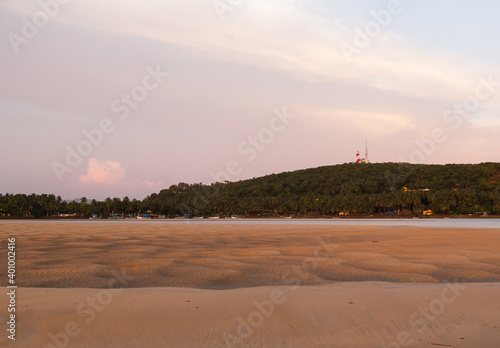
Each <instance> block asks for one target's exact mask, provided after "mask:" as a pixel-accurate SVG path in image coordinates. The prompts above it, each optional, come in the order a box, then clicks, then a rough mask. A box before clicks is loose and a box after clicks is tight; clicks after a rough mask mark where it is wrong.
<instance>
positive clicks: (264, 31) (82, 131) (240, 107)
mask: <svg viewBox="0 0 500 348" xmlns="http://www.w3.org/2000/svg"><path fill="white" fill-rule="evenodd" d="M231 4H232V5H231ZM498 13H500V3H499V2H498V1H493V0H491V1H487V0H479V1H475V2H472V1H466V0H458V1H457V0H442V1H433V0H419V1H411V0H400V1H397V0H395V1H390V0H388V1H378V0H372V1H368V0H350V1H329V0H241V1H236V0H233V1H228V0H216V1H214V0H190V1H186V0H168V1H159V0H141V1H139V0H137V1H130V0H120V1H118V0H107V1H97V0H85V1H83V0H72V1H69V0H64V1H63V0H41V1H27V0H3V1H1V2H0V35H1V40H0V145H1V149H2V151H1V152H0V160H1V167H0V168H1V169H0V192H1V193H27V194H29V193H54V194H57V195H61V196H62V197H63V198H64V199H72V198H76V197H82V196H86V197H91V198H97V199H103V198H105V197H107V196H110V197H123V196H125V195H127V196H129V197H134V198H141V199H142V198H144V197H145V196H146V195H148V194H150V193H152V192H158V191H159V190H160V189H162V188H166V187H168V186H170V185H172V184H176V183H178V182H188V183H193V182H204V183H210V182H214V181H217V180H225V179H229V180H231V181H236V180H241V179H246V178H252V177H257V176H261V175H265V174H270V173H279V172H283V171H291V170H296V169H302V168H310V167H317V166H323V165H331V164H340V163H345V162H350V161H353V160H354V158H355V153H356V151H358V150H359V151H361V152H362V154H364V146H365V139H368V145H369V157H370V159H371V160H372V162H397V161H405V162H413V163H417V162H420V163H479V162H486V161H495V162H498V161H500V152H499V151H498V148H499V145H500V46H499V45H498V37H500V26H499V25H498V18H497V17H498Z"/></svg>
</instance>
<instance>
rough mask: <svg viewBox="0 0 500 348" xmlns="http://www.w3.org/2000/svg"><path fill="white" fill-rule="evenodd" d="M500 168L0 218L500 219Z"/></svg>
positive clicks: (270, 187)
mask: <svg viewBox="0 0 500 348" xmlns="http://www.w3.org/2000/svg"><path fill="white" fill-rule="evenodd" d="M499 179H500V163H481V164H474V165H472V164H448V165H420V164H418V165H417V164H407V163H373V164H355V163H346V164H342V165H335V166H324V167H319V168H311V169H304V170H297V171H293V172H285V173H280V174H271V175H267V176H263V177H259V178H253V179H249V180H242V181H238V182H230V183H214V184H210V185H204V184H201V183H195V184H187V183H179V184H177V185H172V186H170V187H169V188H168V189H164V190H161V191H160V192H158V193H153V194H151V195H149V196H147V197H146V198H145V199H143V200H135V199H132V200H130V199H129V198H128V197H124V198H123V199H120V198H107V199H105V200H104V201H96V200H90V201H89V200H87V199H86V198H85V197H83V198H82V199H81V200H80V201H79V202H76V201H73V202H65V201H63V200H62V199H61V197H55V196H54V195H35V194H32V195H21V194H16V195H12V194H6V195H0V215H4V216H6V215H8V216H21V217H28V216H32V217H47V216H57V215H60V214H72V215H76V216H79V217H89V216H92V215H93V214H96V215H98V216H101V217H109V216H113V215H115V216H136V215H138V214H141V215H142V214H148V215H153V216H155V215H156V216H159V215H163V216H166V217H175V216H188V217H194V216H214V215H221V216H230V215H240V216H283V215H309V216H311V215H331V216H336V215H344V214H349V215H372V214H387V213H391V214H421V213H422V212H423V211H425V210H432V211H433V212H434V213H437V214H448V215H453V214H474V213H484V212H486V213H487V214H489V215H491V214H500V180H499Z"/></svg>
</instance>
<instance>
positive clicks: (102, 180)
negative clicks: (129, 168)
mask: <svg viewBox="0 0 500 348" xmlns="http://www.w3.org/2000/svg"><path fill="white" fill-rule="evenodd" d="M78 182H79V183H80V184H100V185H123V184H125V168H123V167H122V166H121V165H120V163H119V162H116V161H101V160H98V159H97V158H90V159H89V163H88V167H87V174H84V175H82V176H81V177H80V180H79V181H78Z"/></svg>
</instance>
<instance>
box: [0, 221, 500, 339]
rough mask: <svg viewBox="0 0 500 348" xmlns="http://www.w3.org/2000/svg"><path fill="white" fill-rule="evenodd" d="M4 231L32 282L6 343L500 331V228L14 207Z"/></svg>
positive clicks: (1, 302) (24, 280) (21, 291)
mask: <svg viewBox="0 0 500 348" xmlns="http://www.w3.org/2000/svg"><path fill="white" fill-rule="evenodd" d="M0 237H1V240H2V251H1V255H2V258H3V259H4V260H6V259H7V249H6V241H7V238H8V237H15V238H16V252H17V254H16V258H17V259H16V262H17V265H16V271H17V273H16V280H17V285H18V286H19V288H18V289H17V297H16V301H17V302H16V306H17V307H16V310H17V311H16V319H17V326H16V341H15V342H14V341H11V340H9V339H8V338H7V333H6V331H5V330H4V335H3V336H1V337H0V345H2V346H12V347H16V346H17V347H21V346H23V347H24V346H29V347H47V348H49V347H51V348H52V347H53V346H54V347H59V346H68V347H127V346H129V347H137V346H141V347H158V346H168V347H239V346H242V347H384V346H387V347H410V346H423V347H425V346H429V347H432V346H452V347H471V346H474V347H496V346H497V345H498V342H500V314H498V313H500V311H499V310H500V297H499V296H498V293H499V290H500V289H499V287H500V231H499V230H498V229H472V228H468V229H465V228H463V229H460V228H432V227H425V228H422V227H407V226H398V227H394V226H391V227H388V226H308V225H297V226H295V225H290V226H281V225H246V224H241V225H223V224H209V223H208V224H193V223H188V222H187V223H147V224H143V223H140V222H136V223H120V222H117V223H99V222H85V223H81V222H80V223H79V222H75V223H68V222H64V223H60V222H32V221H8V222H1V223H0ZM0 279H2V281H3V283H4V285H5V286H6V285H7V284H6V279H7V272H6V267H3V268H2V269H1V272H0ZM4 280H5V281H4ZM8 301H9V298H8V296H2V297H1V298H0V306H1V307H0V308H2V310H0V315H1V317H0V318H1V320H2V322H6V321H8V320H9V319H8V313H7V310H6V308H7V305H8ZM4 319H5V320H4Z"/></svg>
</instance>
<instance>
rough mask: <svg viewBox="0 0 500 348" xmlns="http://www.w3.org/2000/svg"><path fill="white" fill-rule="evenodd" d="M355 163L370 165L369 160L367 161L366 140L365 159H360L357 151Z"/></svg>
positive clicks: (366, 144)
mask: <svg viewBox="0 0 500 348" xmlns="http://www.w3.org/2000/svg"><path fill="white" fill-rule="evenodd" d="M356 163H370V160H369V159H368V140H366V142H365V158H360V154H359V151H357V152H356Z"/></svg>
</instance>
